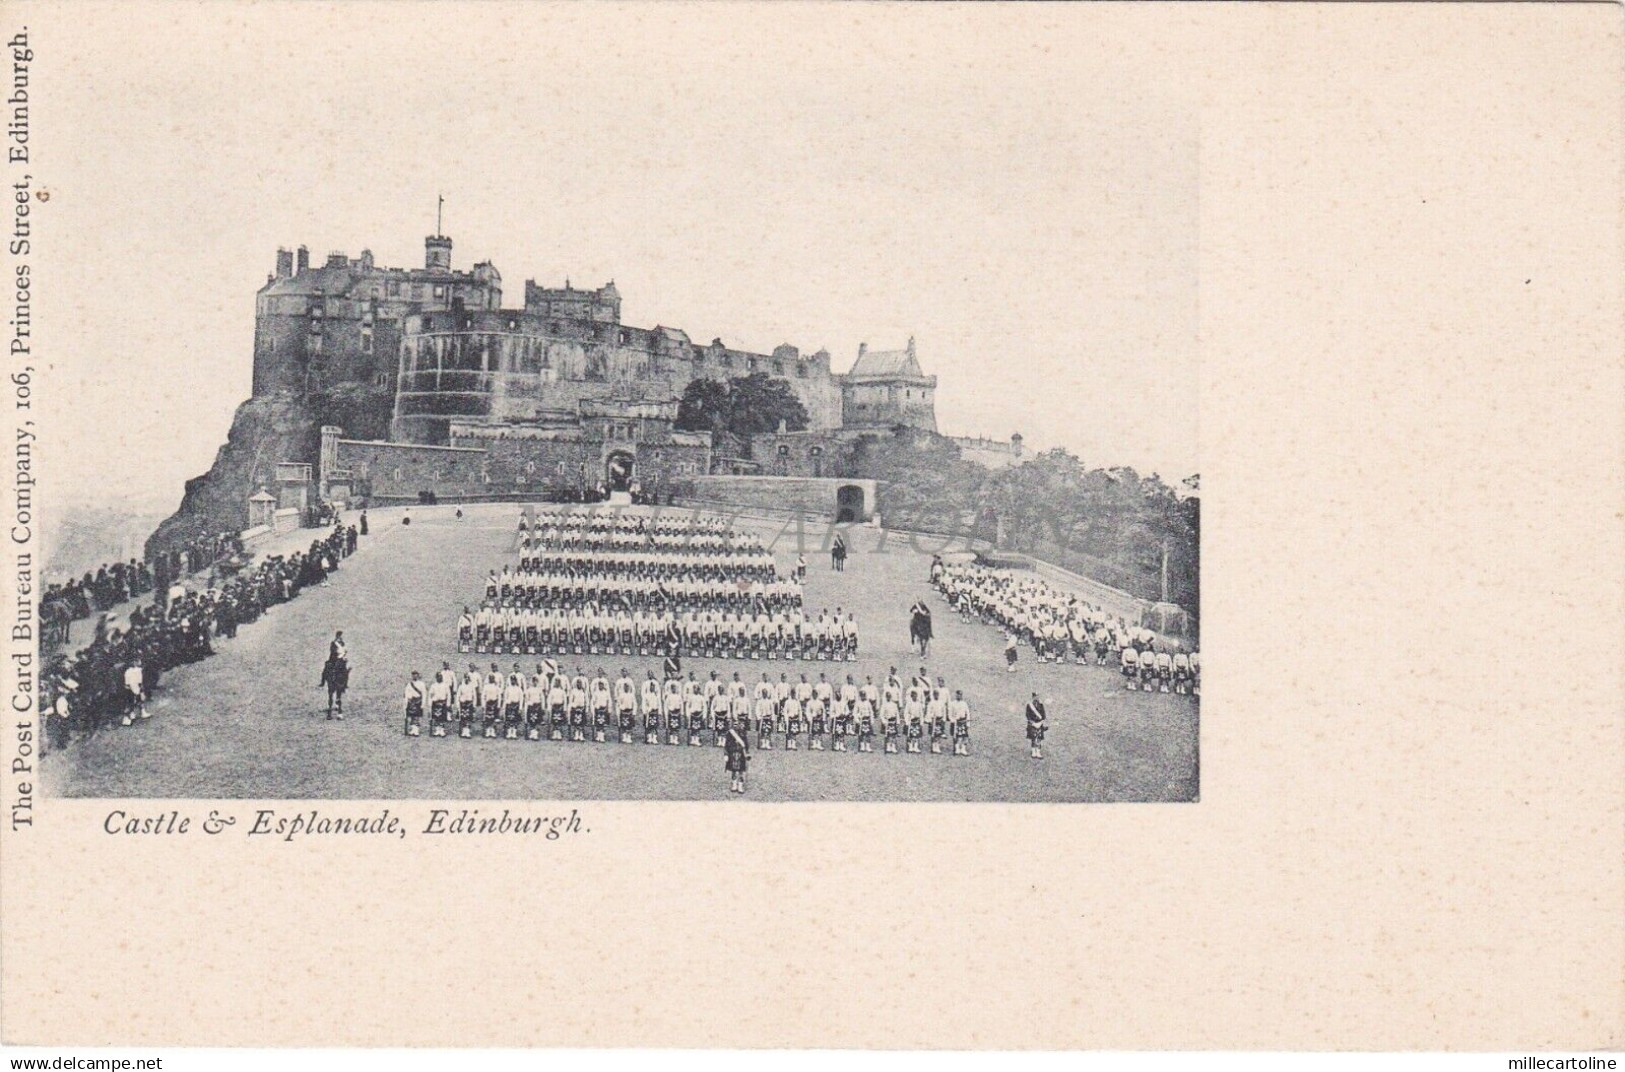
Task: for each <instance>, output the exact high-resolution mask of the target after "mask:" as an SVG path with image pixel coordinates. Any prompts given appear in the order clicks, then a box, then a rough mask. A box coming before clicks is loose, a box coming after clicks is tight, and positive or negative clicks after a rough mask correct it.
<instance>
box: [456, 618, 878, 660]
mask: <svg viewBox="0 0 1625 1072" xmlns="http://www.w3.org/2000/svg"><path fill="white" fill-rule="evenodd" d="M457 650H458V651H459V652H462V653H463V654H467V653H469V652H477V653H480V654H485V653H491V654H494V655H567V654H570V653H572V652H573V653H574V654H576V655H632V654H638V655H649V654H651V653H653V654H660V655H678V654H689V655H694V656H698V657H701V658H709V659H769V660H772V659H781V658H782V659H804V660H825V661H837V662H843V661H844V662H856V661H857V657H858V623H857V620H856V619H855V618H854V617H853V616H852V614H851V613H850V612H845V613H843V612H842V610H841V608H840V607H836V608H835V610H834V612H833V613H831V612H830V611H829V610H828V609H827V608H826V609H824V610H821V611H819V612H818V616H817V617H816V618H815V617H810V616H808V615H807V614H806V612H805V611H802V610H793V611H778V612H773V613H770V612H768V611H767V610H765V609H760V610H758V611H757V612H756V613H754V614H751V613H748V612H745V611H739V612H735V611H722V610H703V611H673V610H661V609H657V610H644V609H639V610H636V611H632V612H628V611H626V610H616V609H609V608H605V607H599V606H594V605H591V604H589V605H587V606H585V607H580V608H570V609H552V610H538V609H536V608H534V607H515V606H507V607H504V606H501V605H498V606H482V607H481V608H480V609H479V610H478V611H477V612H470V610H469V609H468V608H467V607H464V608H463V613H462V616H461V617H460V618H459V619H458V622H457Z"/></svg>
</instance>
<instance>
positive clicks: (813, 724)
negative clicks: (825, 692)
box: [806, 682, 829, 752]
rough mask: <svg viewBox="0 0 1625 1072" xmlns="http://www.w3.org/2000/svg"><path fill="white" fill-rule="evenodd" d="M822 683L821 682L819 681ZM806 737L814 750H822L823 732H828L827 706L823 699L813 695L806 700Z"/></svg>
mask: <svg viewBox="0 0 1625 1072" xmlns="http://www.w3.org/2000/svg"><path fill="white" fill-rule="evenodd" d="M820 684H822V682H820ZM806 711H807V727H808V729H807V739H808V743H809V745H810V747H811V748H812V750H813V751H814V752H822V751H823V750H824V734H826V733H828V732H829V726H828V712H829V707H828V705H827V704H826V703H825V702H824V700H823V699H821V698H820V697H818V696H817V695H814V696H813V698H812V699H810V700H808V701H807V707H806Z"/></svg>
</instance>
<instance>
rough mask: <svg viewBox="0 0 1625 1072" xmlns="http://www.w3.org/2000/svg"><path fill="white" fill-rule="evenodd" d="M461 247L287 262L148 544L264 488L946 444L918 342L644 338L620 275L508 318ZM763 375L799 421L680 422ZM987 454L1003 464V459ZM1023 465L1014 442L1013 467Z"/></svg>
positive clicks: (295, 492)
mask: <svg viewBox="0 0 1625 1072" xmlns="http://www.w3.org/2000/svg"><path fill="white" fill-rule="evenodd" d="M452 250H453V244H452V240H451V239H450V238H448V237H446V236H444V235H439V234H436V235H431V236H429V237H428V238H426V239H425V240H424V262H423V266H422V267H421V268H389V267H383V266H380V265H377V264H375V263H374V260H373V256H372V253H371V251H369V250H363V251H362V252H361V254H360V256H359V257H349V256H347V255H345V254H343V253H330V254H328V256H327V257H326V259H325V260H323V261H322V262H320V263H317V264H313V263H312V262H311V261H310V257H309V253H308V251H307V249H306V248H305V247H303V246H301V247H299V248H298V249H297V250H287V249H281V250H278V251H277V254H276V262H275V270H274V271H273V272H272V273H271V274H270V275H269V276H268V278H267V279H266V282H265V285H264V286H263V287H261V288H260V291H259V294H258V296H257V299H256V305H255V330H254V371H253V398H251V399H250V400H249V402H247V403H245V404H244V406H243V407H242V408H241V409H240V410H239V411H238V414H237V416H236V419H235V420H234V422H233V426H232V431H231V434H230V437H229V439H228V442H227V444H226V445H225V446H224V447H223V448H222V449H221V452H220V456H219V457H218V458H217V459H216V462H215V465H214V467H213V468H212V469H211V470H210V472H209V473H208V474H206V475H205V476H203V477H200V478H197V479H196V480H193V481H190V482H188V485H187V494H186V500H185V501H184V502H183V504H182V507H181V510H180V511H179V512H178V513H177V514H176V515H175V516H174V517H172V518H170V520H169V521H167V522H165V524H164V526H162V527H161V528H160V529H159V532H158V533H157V534H155V536H154V541H156V542H158V543H160V544H161V543H163V542H164V541H165V540H166V539H167V538H169V537H170V536H176V537H179V536H182V535H183V534H185V533H187V532H190V531H193V530H196V529H198V528H200V527H202V528H211V527H218V528H222V529H231V528H241V527H243V525H244V523H245V522H248V521H249V520H250V519H249V518H248V517H247V509H248V507H247V503H248V500H249V498H250V497H251V496H252V495H254V494H255V493H256V491H258V492H259V493H261V494H262V496H270V497H272V498H275V499H276V500H277V501H278V503H279V504H280V505H281V506H283V507H288V506H289V505H292V504H298V505H306V504H308V503H309V502H312V501H315V500H317V499H323V498H349V499H357V498H362V499H366V500H368V501H373V502H391V501H395V502H401V501H415V500H417V499H420V498H422V497H423V496H424V493H425V492H428V493H432V494H433V495H435V496H436V497H437V498H470V499H472V498H503V497H512V498H536V497H542V498H545V497H550V496H563V497H569V496H570V495H571V494H586V493H589V491H601V490H608V491H624V490H626V489H627V488H628V487H634V488H636V487H641V488H642V489H643V490H644V491H645V492H652V493H654V494H656V495H659V494H661V493H662V492H663V491H664V492H665V493H666V494H670V490H668V489H671V490H675V489H684V490H686V491H689V492H690V493H691V491H692V482H693V480H694V479H695V478H700V477H706V476H710V475H713V474H735V475H755V476H780V477H803V478H807V477H810V478H824V477H836V476H843V475H848V474H846V473H845V472H844V471H843V470H844V467H845V461H846V459H848V458H849V457H850V452H851V449H852V447H853V445H854V444H855V443H856V442H858V441H859V440H861V439H863V438H865V437H887V436H890V435H894V434H896V433H897V432H898V431H899V430H901V429H913V430H916V431H918V432H921V433H925V434H932V435H934V434H935V433H936V429H937V423H936V412H935V394H936V386H937V385H936V377H934V376H928V375H926V374H925V373H924V371H923V370H922V368H921V366H920V363H919V360H918V358H917V356H916V352H915V344H914V340H913V339H909V340H908V342H907V345H906V346H905V347H904V348H901V349H897V350H889V351H888V350H870V349H868V347H867V346H866V345H865V346H861V347H860V348H859V351H858V354H857V357H856V360H855V362H854V363H853V365H852V366H851V367H850V369H848V370H847V371H845V372H844V373H843V372H836V371H834V370H833V368H832V367H831V357H830V354H829V352H828V351H826V350H823V349H820V350H818V351H816V352H813V353H804V352H802V351H801V350H800V349H798V348H797V347H795V346H793V345H790V344H789V343H784V344H782V345H779V346H777V347H775V348H773V350H772V351H771V352H765V353H761V352H752V351H745V350H738V349H734V348H731V347H728V346H725V345H723V343H722V341H721V340H720V339H713V340H712V341H711V342H709V343H705V344H698V343H695V342H694V341H693V340H691V339H690V337H689V336H688V335H687V334H686V333H685V332H684V331H682V330H680V329H678V328H674V327H666V326H663V325H656V326H654V327H634V326H632V325H630V324H627V323H625V322H623V320H622V318H621V295H620V292H619V291H618V290H617V289H616V287H615V284H614V282H613V281H611V282H608V283H606V284H605V285H603V286H601V287H597V288H591V289H578V288H576V287H573V286H572V285H571V284H570V283H569V282H568V281H566V282H565V285H564V286H563V287H544V286H541V285H538V284H537V283H536V282H534V281H530V280H527V281H526V283H525V286H524V301H523V304H522V305H521V306H519V307H517V308H504V306H503V289H502V275H501V273H500V272H499V271H498V270H497V268H496V267H495V266H494V265H493V264H491V263H490V262H489V261H482V262H480V263H477V264H475V265H474V266H473V267H472V268H471V269H469V270H461V269H458V268H455V267H453V258H452ZM752 375H759V376H765V377H771V378H772V379H774V380H776V381H779V382H781V383H783V384H785V385H787V386H788V389H789V391H791V392H793V394H794V396H795V398H796V399H797V400H799V402H800V403H801V406H802V407H803V409H804V411H805V414H806V420H805V427H804V428H788V429H784V428H781V429H779V430H778V431H777V433H775V434H770V435H763V436H753V437H750V438H751V439H752V440H754V441H752V442H743V443H740V442H732V443H723V442H716V441H714V437H713V435H712V434H711V433H710V432H707V431H695V430H683V429H681V428H679V427H678V421H677V416H678V408H679V405H678V404H679V400H680V399H681V398H682V397H683V394H684V391H685V389H687V388H688V386H689V385H690V384H691V383H692V382H694V381H696V380H702V379H703V380H710V381H715V382H718V383H723V384H726V383H729V382H732V381H736V380H738V379H740V378H742V377H749V376H752ZM968 445H969V444H968V442H967V446H968ZM992 447H993V455H995V457H992V458H991V460H990V464H995V465H996V464H999V462H1000V457H997V456H998V455H1000V452H1001V450H1003V449H1004V448H1002V446H1001V445H1000V444H993V445H992ZM980 453H982V454H986V453H987V452H986V451H985V450H982V451H981V452H980ZM1020 456H1021V446H1020V441H1019V437H1017V439H1016V441H1015V442H1014V443H1013V444H1012V445H1011V447H1010V448H1009V453H1008V454H1007V455H1003V457H1004V458H1007V459H1008V460H1009V461H1015V460H1019V458H1020ZM301 467H303V468H301ZM301 484H302V485H304V486H298V485H301Z"/></svg>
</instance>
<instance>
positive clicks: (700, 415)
mask: <svg viewBox="0 0 1625 1072" xmlns="http://www.w3.org/2000/svg"><path fill="white" fill-rule="evenodd" d="M781 422H782V423H783V424H784V427H785V430H786V431H790V432H800V431H803V430H805V429H806V427H807V407H805V406H803V405H802V404H801V399H799V398H797V397H796V393H795V390H794V389H793V388H791V386H790V384H789V381H787V380H781V379H778V378H777V377H773V376H769V375H767V374H766V373H761V372H753V373H751V374H750V375H749V376H741V377H740V378H739V379H737V380H730V381H729V382H727V383H720V382H718V381H716V380H707V379H698V380H690V381H689V384H688V386H687V387H686V388H684V389H683V397H682V399H681V401H679V402H678V404H677V427H678V428H679V429H681V430H682V431H685V432H731V433H733V434H734V435H737V436H746V437H748V436H752V435H758V434H760V433H762V432H776V431H778V430H779V424H780V423H781Z"/></svg>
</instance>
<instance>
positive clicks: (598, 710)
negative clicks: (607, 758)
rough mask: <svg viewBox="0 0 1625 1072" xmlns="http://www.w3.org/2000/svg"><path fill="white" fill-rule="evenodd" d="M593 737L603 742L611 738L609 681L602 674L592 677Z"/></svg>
mask: <svg viewBox="0 0 1625 1072" xmlns="http://www.w3.org/2000/svg"><path fill="white" fill-rule="evenodd" d="M590 695H591V696H592V739H593V740H594V741H596V742H597V743H598V744H603V743H605V741H607V740H608V739H609V707H610V690H609V681H608V680H606V679H605V677H604V676H603V675H602V674H599V675H598V676H597V677H595V678H593V679H592V690H591V693H590Z"/></svg>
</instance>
